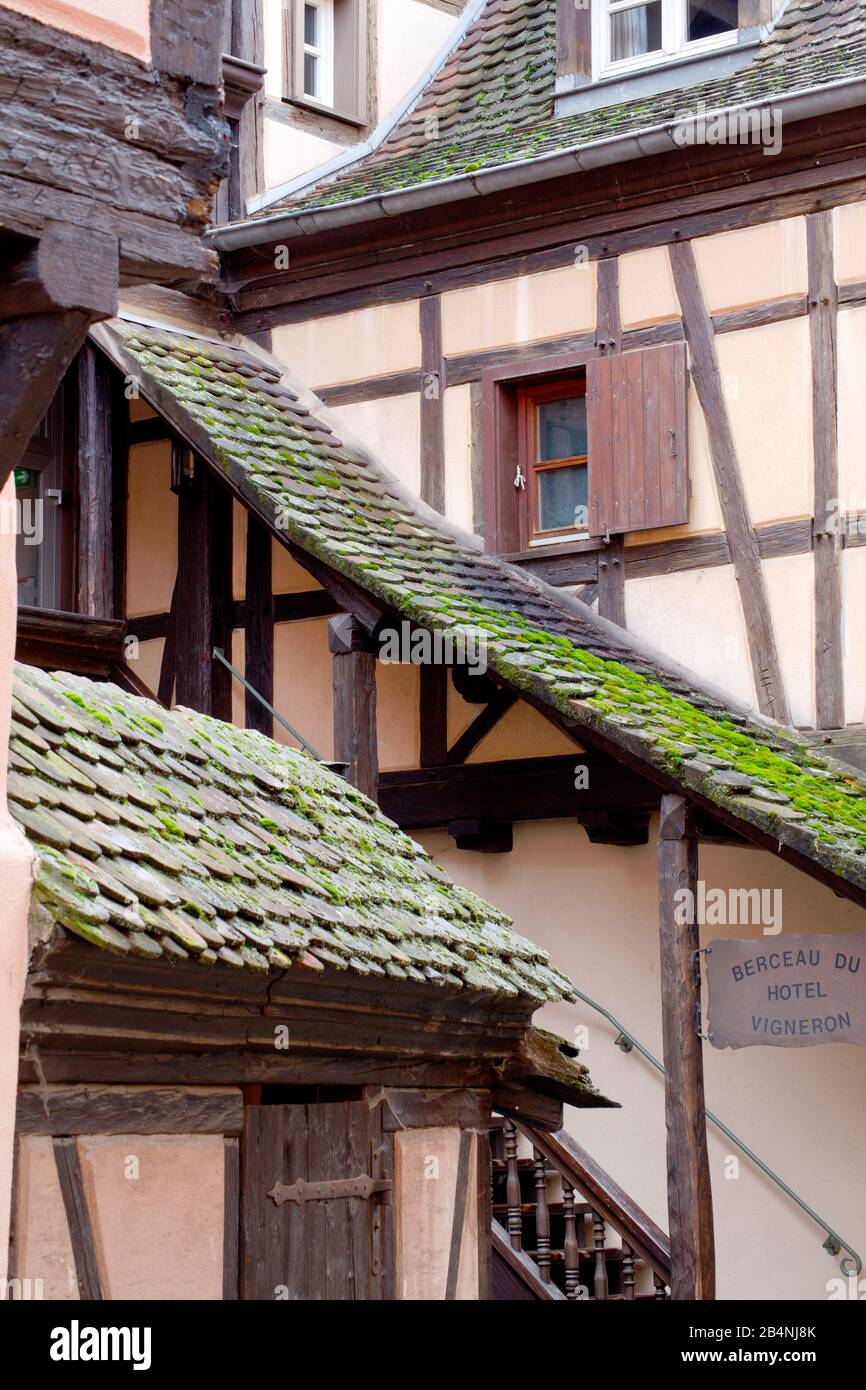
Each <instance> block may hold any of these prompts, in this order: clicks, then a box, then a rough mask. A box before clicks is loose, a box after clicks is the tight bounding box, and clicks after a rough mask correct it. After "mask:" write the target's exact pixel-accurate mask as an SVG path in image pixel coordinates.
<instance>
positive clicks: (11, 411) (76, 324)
mask: <svg viewBox="0 0 866 1390" xmlns="http://www.w3.org/2000/svg"><path fill="white" fill-rule="evenodd" d="M91 322H92V320H91V318H90V316H89V315H88V314H86V313H84V312H83V311H81V310H79V309H72V310H69V311H68V312H66V313H56V314H39V315H37V316H36V317H35V318H18V319H10V320H9V321H8V322H7V323H5V324H2V325H0V488H2V487H3V486H4V485H5V483H6V479H7V478H8V477H9V474H10V473H11V472H12V470H13V468H15V467H17V465H18V463H19V460H20V459H21V456H22V454H23V453H24V451H25V449H26V448H27V445H28V444H29V442H30V440H31V439H32V437H33V435H34V434H35V432H36V430H37V428H38V426H39V424H40V421H41V420H42V419H43V417H44V415H45V413H46V411H47V410H48V407H49V406H50V404H51V402H52V400H53V398H54V395H55V392H56V391H57V388H58V387H59V385H60V383H61V381H62V380H63V377H64V374H65V372H66V369H67V367H68V366H69V364H70V363H71V361H72V359H73V358H74V357H75V354H76V353H77V352H78V350H79V348H80V347H81V345H82V343H83V342H84V339H85V337H86V335H87V330H88V328H89V327H90V324H91Z"/></svg>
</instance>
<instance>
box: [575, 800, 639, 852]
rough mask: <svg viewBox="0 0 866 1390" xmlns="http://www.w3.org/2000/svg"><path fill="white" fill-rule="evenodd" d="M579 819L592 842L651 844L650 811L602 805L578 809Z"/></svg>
mask: <svg viewBox="0 0 866 1390" xmlns="http://www.w3.org/2000/svg"><path fill="white" fill-rule="evenodd" d="M577 819H578V823H579V824H580V825H582V826H583V828H584V830H585V831H586V835H587V839H588V840H589V842H590V844H593V845H621V846H623V847H628V846H633V845H646V844H649V812H648V811H621V810H618V809H616V808H613V809H612V810H607V809H606V808H603V807H602V808H599V809H595V810H581V811H578V813H577Z"/></svg>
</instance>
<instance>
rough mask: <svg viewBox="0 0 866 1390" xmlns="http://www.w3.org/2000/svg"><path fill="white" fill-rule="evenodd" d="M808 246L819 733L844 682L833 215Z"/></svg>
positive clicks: (836, 721)
mask: <svg viewBox="0 0 866 1390" xmlns="http://www.w3.org/2000/svg"><path fill="white" fill-rule="evenodd" d="M806 246H807V252H808V260H809V339H810V344H811V351H812V441H813V453H814V465H813V468H814V481H815V525H814V544H815V722H816V724H817V727H818V728H819V729H840V728H842V727H843V726H844V724H845V688H844V687H845V681H844V659H843V641H842V537H841V535H840V528H839V522H838V519H837V518H838V512H839V507H840V502H839V445H838V439H837V429H836V414H837V412H836V404H837V401H836V394H837V380H836V378H837V367H836V360H837V359H836V311H837V304H838V290H837V288H836V276H835V273H834V270H833V214H832V212H813V213H810V214H809V216H808V217H807V218H806Z"/></svg>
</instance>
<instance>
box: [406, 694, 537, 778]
mask: <svg viewBox="0 0 866 1390" xmlns="http://www.w3.org/2000/svg"><path fill="white" fill-rule="evenodd" d="M516 700H517V696H516V695H515V694H514V693H513V692H512V691H510V690H498V691H497V692H496V693H495V695H494V696H493V698H492V699H491V701H490V703H489V704H487V705H485V707H484V709H483V710H482V711H481V713H480V714H478V715H476V716H475V718H474V719H473V720H472V723H471V724H470V725H469V727H468V728H466V729H464V730H463V733H462V734H461V735H460V736H459V738H457V739H455V741H454V743H453V745H452V746H451V747H450V748H449V749H448V754H447V757H446V758H445V759H444V761H445V762H447V763H465V761H466V759H467V758H468V757H469V754H470V753H471V752H472V750H473V749H474V748H477V747H478V744H479V743H481V741H482V740H483V739H485V738H486V737H487V735H488V734H489V733H490V731H491V730H492V729H494V728H495V727H496V725H497V724H498V723H499V721H500V719H502V717H503V715H505V714H507V712H508V710H510V709H511V706H512V705H513V704H514V703H515V701H516ZM439 761H440V762H441V761H443V760H442V759H440V760H439ZM423 766H424V764H423V763H422V767H423Z"/></svg>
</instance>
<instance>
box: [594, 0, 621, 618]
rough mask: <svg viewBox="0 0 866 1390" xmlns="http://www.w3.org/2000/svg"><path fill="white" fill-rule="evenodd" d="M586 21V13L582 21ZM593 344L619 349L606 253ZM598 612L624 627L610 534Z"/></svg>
mask: <svg viewBox="0 0 866 1390" xmlns="http://www.w3.org/2000/svg"><path fill="white" fill-rule="evenodd" d="M585 22H586V23H587V24H588V23H589V19H588V17H587V18H586V21H585ZM595 325H596V326H595V344H596V347H597V348H598V350H599V352H600V353H602V354H603V355H605V356H608V355H610V354H612V353H618V352H620V351H621V350H622V316H621V314H620V307H619V261H618V260H617V258H616V257H615V256H606V257H604V258H603V259H602V260H600V261H599V262H598V282H597V291H596V318H595ZM597 577H598V612H599V616H600V617H602V618H609V619H610V621H611V622H612V623H618V624H619V626H620V627H625V541H624V538H623V537H622V536H611V538H610V540H609V541H607V542H606V543H605V546H604V549H603V550H601V551H600V552H599V555H598V571H597Z"/></svg>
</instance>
